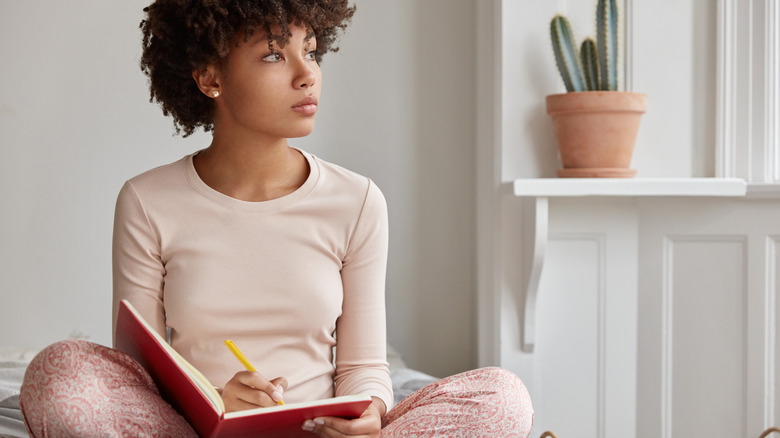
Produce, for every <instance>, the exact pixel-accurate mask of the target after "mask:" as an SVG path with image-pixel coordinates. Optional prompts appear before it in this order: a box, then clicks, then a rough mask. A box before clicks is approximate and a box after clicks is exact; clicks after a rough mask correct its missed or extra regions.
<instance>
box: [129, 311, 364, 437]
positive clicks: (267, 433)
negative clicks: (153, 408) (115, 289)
mask: <svg viewBox="0 0 780 438" xmlns="http://www.w3.org/2000/svg"><path fill="white" fill-rule="evenodd" d="M116 324H117V325H116V348H117V349H119V350H121V351H124V352H125V353H127V354H129V355H130V356H132V357H133V358H134V359H135V360H136V361H138V362H139V363H140V364H141V365H143V367H144V368H146V370H147V371H148V372H149V374H150V375H151V376H152V378H153V379H154V382H155V383H156V384H157V387H158V388H159V389H160V393H161V394H162V396H163V398H164V399H165V400H167V401H168V403H170V404H171V406H173V407H174V408H175V409H176V410H177V411H178V412H179V413H180V414H182V415H183V416H184V418H186V419H187V421H189V423H190V424H191V425H192V427H193V428H194V429H195V430H196V431H197V432H198V434H199V435H200V436H202V437H244V436H246V437H248V436H252V437H274V438H277V437H279V438H282V437H312V436H314V435H313V434H311V433H308V432H305V431H303V430H301V425H303V422H304V421H306V420H310V419H313V418H315V417H325V416H328V417H342V418H357V417H359V416H360V415H361V414H363V412H364V411H365V410H366V408H367V407H368V405H370V404H371V397H370V396H368V395H354V396H342V397H335V398H330V399H324V400H317V401H313V402H304V403H288V404H285V405H282V406H273V407H268V408H258V409H249V410H246V411H238V412H227V413H226V412H225V405H224V403H223V402H222V397H220V395H219V393H218V392H217V390H216V389H214V386H213V385H212V384H211V383H209V381H208V380H207V379H206V377H205V376H203V374H201V373H200V372H199V371H198V370H197V369H195V367H193V366H192V365H190V363H189V362H187V361H186V360H185V359H184V358H183V357H181V356H180V355H179V353H177V352H176V350H174V349H173V348H172V347H171V346H170V345H169V344H168V343H167V342H166V341H165V340H164V339H163V338H162V337H161V336H160V335H159V334H158V333H157V332H156V331H155V330H154V329H153V328H152V327H151V326H150V325H149V324H148V323H147V322H146V321H145V320H144V319H143V317H141V315H140V314H139V313H138V312H137V311H136V310H135V309H134V308H133V306H132V305H131V304H130V303H129V302H128V301H126V300H122V302H121V303H120V304H119V314H118V316H117V323H116Z"/></svg>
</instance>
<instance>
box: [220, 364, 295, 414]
mask: <svg viewBox="0 0 780 438" xmlns="http://www.w3.org/2000/svg"><path fill="white" fill-rule="evenodd" d="M286 389H287V379H285V378H284V377H277V378H275V379H273V380H268V379H266V378H265V377H263V375H262V374H260V373H258V372H254V371H239V372H237V373H236V374H235V375H234V376H233V378H232V379H230V381H228V382H227V383H226V384H225V388H224V389H223V390H222V400H223V401H224V402H225V411H227V412H233V411H243V410H245V409H254V408H260V407H268V406H276V405H277V404H278V403H277V402H279V401H281V400H282V396H283V395H284V391H285V390H286Z"/></svg>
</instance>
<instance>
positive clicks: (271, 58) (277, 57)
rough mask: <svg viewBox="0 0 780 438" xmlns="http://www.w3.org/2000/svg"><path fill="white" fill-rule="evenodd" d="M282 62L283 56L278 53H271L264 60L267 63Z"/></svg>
mask: <svg viewBox="0 0 780 438" xmlns="http://www.w3.org/2000/svg"><path fill="white" fill-rule="evenodd" d="M281 60H282V55H280V54H278V53H271V54H270V55H266V56H265V57H264V58H263V61H266V62H279V61H281Z"/></svg>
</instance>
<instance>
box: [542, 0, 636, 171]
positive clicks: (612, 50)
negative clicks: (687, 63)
mask: <svg viewBox="0 0 780 438" xmlns="http://www.w3.org/2000/svg"><path fill="white" fill-rule="evenodd" d="M596 25H597V37H596V39H597V41H595V42H594V41H593V39H592V38H586V39H585V40H584V41H583V42H582V45H581V46H580V50H579V51H577V50H576V48H575V45H574V41H573V36H572V30H571V25H570V24H569V21H568V20H567V19H566V17H564V16H562V15H556V16H555V17H554V18H553V19H552V22H551V23H550V36H551V38H552V43H553V52H554V53H555V61H556V63H557V65H558V71H559V72H560V74H561V77H562V78H563V83H564V85H565V86H566V91H567V92H566V93H563V94H552V95H549V96H547V113H548V114H550V117H551V118H552V122H553V128H554V130H555V137H556V139H557V140H558V148H559V151H560V155H561V161H562V163H563V169H560V170H558V172H557V173H558V176H559V177H581V178H593V177H624V178H630V177H633V176H634V175H635V174H636V170H635V169H631V168H630V167H629V166H630V164H631V156H632V155H633V151H634V143H635V142H636V136H637V132H638V131H639V120H640V118H641V116H642V114H643V113H644V112H645V109H646V107H647V95H645V94H642V93H630V92H624V91H617V90H618V73H617V56H618V11H617V2H616V0H598V5H597V7H596Z"/></svg>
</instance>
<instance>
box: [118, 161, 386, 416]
mask: <svg viewBox="0 0 780 438" xmlns="http://www.w3.org/2000/svg"><path fill="white" fill-rule="evenodd" d="M302 153H303V155H304V156H305V157H306V159H307V161H308V163H309V168H310V173H309V177H308V179H307V180H306V182H305V183H304V184H303V185H302V186H301V187H300V188H299V189H298V190H296V191H295V192H293V193H291V194H289V195H287V196H284V197H282V198H278V199H274V200H271V201H266V202H245V201H240V200H237V199H234V198H231V197H229V196H226V195H224V194H222V193H220V192H217V191H216V190H213V189H212V188H210V187H209V186H208V185H206V184H205V183H204V182H203V181H202V180H201V179H200V177H199V176H198V174H197V172H196V171H195V168H194V166H193V163H192V157H193V156H194V155H195V154H192V155H188V156H185V157H184V158H182V159H180V160H178V161H176V162H174V163H171V164H168V165H165V166H162V167H159V168H156V169H153V170H150V171H148V172H146V173H143V174H141V175H139V176H136V177H134V178H132V179H130V180H129V181H127V183H126V184H125V185H124V187H123V188H122V189H121V191H120V193H119V196H118V199H117V204H116V213H115V219H114V241H113V279H114V310H113V312H114V313H113V315H114V327H116V314H117V309H118V303H119V301H120V300H122V299H128V300H129V301H130V302H131V303H132V304H133V306H134V307H135V308H136V309H138V310H139V311H140V312H141V314H142V315H144V317H145V318H146V319H147V320H148V321H150V322H151V323H152V325H153V326H154V327H155V328H156V329H157V331H158V332H159V333H160V334H162V335H163V336H165V332H166V327H167V328H168V329H170V336H171V337H170V340H171V345H172V346H173V347H174V348H175V349H176V350H177V351H178V352H179V353H180V354H181V355H182V356H184V357H185V358H186V359H187V360H188V361H190V362H191V363H192V364H193V365H194V366H195V367H196V368H198V369H199V370H200V371H201V372H202V373H203V374H204V375H205V376H206V377H207V378H208V379H209V380H210V381H211V383H212V384H213V385H215V386H220V387H221V386H223V385H224V384H225V383H226V382H227V381H228V380H230V378H231V377H232V376H233V375H234V374H235V373H236V372H237V371H240V370H241V369H242V367H241V365H240V364H239V362H238V361H237V360H236V358H235V357H233V356H232V354H231V353H230V351H228V349H227V348H225V346H224V341H225V340H226V339H232V340H233V341H235V342H236V344H237V345H238V346H239V347H240V348H241V350H242V351H243V353H244V354H245V355H246V356H247V358H248V359H249V360H250V362H252V364H253V365H254V366H255V368H257V369H258V371H260V372H261V373H262V374H263V375H264V376H266V377H267V378H269V379H272V378H275V377H279V376H284V377H285V378H287V380H288V382H289V387H288V388H287V391H286V392H285V394H284V398H285V401H288V402H297V401H307V400H315V399H320V398H326V397H332V396H333V395H347V394H357V393H368V394H370V395H371V396H375V397H379V398H380V399H382V400H383V401H384V402H385V404H386V405H387V406H388V408H389V407H390V406H392V400H393V397H392V385H391V382H390V377H389V371H388V364H387V360H386V328H385V301H384V300H385V298H384V290H385V270H386V264H387V244H388V232H387V206H386V202H385V199H384V197H383V195H382V193H381V192H380V190H379V189H378V188H377V186H376V185H375V184H374V183H373V182H372V181H370V180H369V179H368V178H365V177H362V176H360V175H357V174H355V173H353V172H350V171H348V170H346V169H343V168H341V167H339V166H336V165H334V164H331V163H328V162H325V161H323V160H321V159H319V158H317V157H315V156H313V155H311V154H308V153H306V152H303V151H302ZM334 350H335V362H334V360H333V359H334V357H333V356H334ZM334 363H335V365H334Z"/></svg>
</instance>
